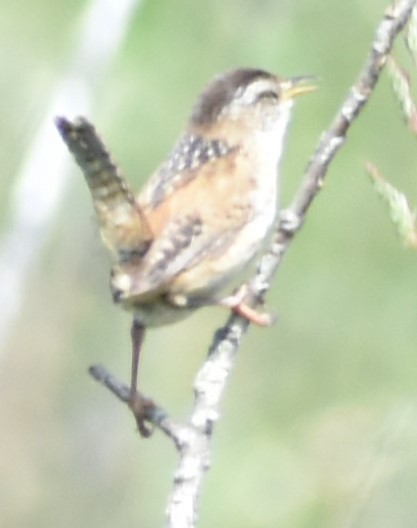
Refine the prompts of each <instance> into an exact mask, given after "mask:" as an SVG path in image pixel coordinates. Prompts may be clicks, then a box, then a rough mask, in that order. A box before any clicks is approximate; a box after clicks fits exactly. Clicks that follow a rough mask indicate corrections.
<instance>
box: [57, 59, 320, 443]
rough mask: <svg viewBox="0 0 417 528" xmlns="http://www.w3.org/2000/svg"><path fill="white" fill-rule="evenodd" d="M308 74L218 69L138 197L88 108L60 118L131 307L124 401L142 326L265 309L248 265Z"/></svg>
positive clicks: (265, 234)
mask: <svg viewBox="0 0 417 528" xmlns="http://www.w3.org/2000/svg"><path fill="white" fill-rule="evenodd" d="M310 80H311V77H294V78H289V79H283V78H280V77H278V76H276V75H273V74H271V73H268V72H266V71H263V70H259V69H249V68H248V69H236V70H232V71H229V72H227V73H225V74H223V75H221V76H218V77H216V78H215V79H214V80H213V81H212V82H211V83H210V84H209V85H208V87H207V88H206V89H205V90H204V91H203V92H202V94H201V95H200V96H199V98H198V99H197V102H196V104H195V106H194V109H193V111H192V113H191V116H190V118H189V121H188V123H187V126H186V128H185V131H184V132H183V134H182V135H181V137H180V139H179V141H178V142H177V143H176V145H175V147H174V149H173V150H172V152H171V154H170V155H169V156H168V158H167V159H166V161H164V162H163V163H162V165H161V166H160V167H159V169H158V170H157V171H156V172H155V173H154V174H153V175H152V176H151V178H150V179H149V181H148V182H147V183H146V184H145V186H144V188H143V189H142V191H141V192H140V194H139V196H137V197H135V196H134V194H133V193H132V191H131V190H130V188H129V186H128V184H127V183H126V181H125V180H124V178H123V177H122V176H121V175H120V174H119V172H118V170H117V169H116V167H115V166H114V165H113V164H112V162H111V160H110V158H109V155H108V153H107V152H106V150H105V148H104V146H103V144H102V143H101V141H100V140H99V139H98V137H97V135H96V133H95V131H94V128H93V127H92V126H91V125H90V124H89V123H88V122H87V121H86V120H85V119H78V120H77V121H75V122H74V123H71V122H69V121H67V120H66V119H64V118H58V119H57V126H58V129H59V131H60V133H61V135H62V137H63V139H64V141H65V142H66V143H67V145H68V147H69V149H70V150H71V151H72V152H73V154H74V155H75V157H76V159H77V161H78V163H79V165H80V166H81V168H82V169H83V171H84V175H85V177H86V180H87V183H88V185H89V187H90V191H91V194H92V198H93V203H94V206H95V210H96V213H97V216H98V220H99V223H100V229H101V234H102V238H103V241H104V243H105V245H106V246H107V247H108V248H109V250H110V252H111V254H112V258H113V268H112V273H111V290H112V293H113V299H114V302H115V303H117V304H120V305H121V306H122V307H124V308H126V309H128V310H130V311H131V312H132V313H133V325H132V342H133V345H132V348H133V351H132V378H131V407H132V409H133V411H134V413H135V416H136V418H137V422H138V425H139V429H140V431H141V433H142V434H145V435H146V434H147V432H148V430H147V427H146V426H145V425H144V424H143V402H140V401H139V400H140V398H139V396H138V393H137V388H136V386H137V370H138V362H139V352H140V348H141V343H142V339H143V335H144V330H145V328H147V327H152V326H159V325H164V324H169V323H173V322H175V321H178V320H180V319H182V318H184V317H186V316H187V315H189V314H190V313H192V312H193V311H194V310H196V309H197V308H199V307H202V306H207V305H222V306H226V307H229V308H231V309H232V310H234V311H235V312H236V313H239V314H240V315H243V316H244V317H246V318H248V319H249V320H250V321H251V322H253V323H255V324H260V325H263V324H267V323H268V317H266V316H265V315H264V314H260V313H258V312H257V311H256V310H255V309H254V308H252V307H250V306H248V305H247V304H245V302H244V298H243V297H244V289H242V288H240V289H238V290H237V291H236V292H235V293H231V290H232V289H233V288H234V287H236V286H239V285H240V284H242V282H243V280H244V272H245V270H246V269H247V268H248V266H250V264H251V263H253V262H254V260H255V259H256V258H257V256H258V255H259V253H260V252H261V251H262V249H263V248H264V247H265V243H266V242H267V241H268V240H269V235H270V233H271V230H272V228H273V225H274V222H275V219H276V215H277V182H278V174H277V167H278V163H279V160H280V158H281V154H282V150H283V144H284V137H285V134H286V131H287V128H288V124H289V120H290V113H291V108H292V106H293V100H294V98H295V97H296V96H298V95H301V94H304V93H307V92H310V91H312V90H313V89H314V88H315V87H314V86H313V85H312V84H311V83H310Z"/></svg>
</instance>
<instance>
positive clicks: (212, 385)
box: [167, 0, 416, 528]
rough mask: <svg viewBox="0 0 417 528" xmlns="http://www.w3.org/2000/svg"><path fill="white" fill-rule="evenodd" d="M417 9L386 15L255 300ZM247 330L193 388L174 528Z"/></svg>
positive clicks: (231, 336)
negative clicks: (192, 434) (192, 433)
mask: <svg viewBox="0 0 417 528" xmlns="http://www.w3.org/2000/svg"><path fill="white" fill-rule="evenodd" d="M415 3H416V0H402V1H400V2H397V3H396V4H394V5H393V6H392V7H391V8H389V9H388V10H387V11H386V12H385V15H384V18H383V20H382V21H381V23H380V25H379V27H378V29H377V32H376V36H375V39H374V41H373V43H372V49H371V51H370V53H369V55H368V57H367V59H366V62H365V65H364V67H363V69H362V71H361V73H360V75H359V78H358V80H357V81H356V83H355V84H354V85H353V86H352V88H351V89H350V92H349V94H348V96H347V98H346V100H345V101H344V102H343V104H342V106H341V108H340V110H339V111H338V113H337V114H336V117H335V118H334V120H333V122H332V124H331V125H330V127H329V129H328V130H327V131H326V132H325V133H324V134H323V136H322V138H321V140H320V142H319V144H318V146H317V148H316V151H315V152H314V154H313V156H312V158H311V159H310V161H309V163H308V165H307V168H306V171H305V177H304V180H303V182H302V184H301V187H300V190H299V191H298V193H297V194H296V196H295V199H294V200H293V202H292V204H291V205H290V207H289V208H288V209H287V210H286V211H283V212H282V214H281V218H280V222H279V227H278V231H277V236H276V238H275V240H274V242H273V244H272V246H271V248H270V250H269V251H268V252H267V254H266V255H265V256H264V257H263V258H262V260H261V262H260V265H259V267H258V270H257V273H256V276H255V277H254V278H253V280H252V281H251V284H250V287H251V288H250V289H251V291H252V295H253V296H254V297H255V298H258V299H262V298H263V297H264V295H265V293H266V291H267V290H268V288H269V286H270V284H271V281H272V279H273V277H274V275H275V273H276V271H277V269H278V267H279V265H280V263H281V260H282V257H283V255H284V254H285V252H286V251H287V249H288V247H289V245H290V242H291V240H292V238H293V236H294V234H295V233H296V232H297V231H298V230H299V229H300V227H301V225H302V223H303V221H304V218H305V215H306V213H307V211H308V209H309V207H310V205H311V203H312V201H313V199H314V197H315V196H316V194H317V193H318V191H319V190H320V188H321V186H322V183H323V180H324V177H325V175H326V172H327V169H328V166H329V163H330V162H331V160H332V159H333V157H334V155H335V154H336V152H337V151H338V150H339V149H340V147H341V146H342V144H343V142H344V139H345V137H346V134H347V131H348V129H349V127H350V126H351V124H352V122H353V121H354V120H355V119H356V118H357V117H358V115H359V113H360V111H361V110H362V108H363V106H364V104H365V103H366V102H367V101H368V99H369V97H370V95H371V93H372V91H373V89H374V88H375V85H376V83H377V81H378V78H379V74H380V72H381V70H382V68H383V67H384V65H385V63H386V60H387V56H388V54H389V53H390V51H391V48H392V45H393V43H394V40H395V37H396V36H397V35H398V33H399V32H400V31H401V30H402V29H403V27H404V25H405V24H406V22H407V20H408V18H409V16H410V14H411V10H412V8H413V6H414V5H415ZM247 327H248V323H247V321H245V320H244V319H242V318H240V317H237V316H232V317H231V318H230V320H229V322H228V323H227V324H226V325H225V326H224V327H223V328H221V329H220V330H219V331H218V332H217V333H216V336H215V339H214V341H213V344H212V346H211V347H210V350H209V354H208V358H207V360H206V361H205V363H204V364H203V366H202V367H201V369H200V371H199V372H198V374H197V377H196V380H195V384H194V388H195V404H194V409H193V411H192V413H191V418H190V424H191V425H192V426H193V427H194V428H195V431H196V435H195V438H194V440H193V441H192V442H191V443H190V444H189V445H188V446H187V448H185V449H183V450H182V451H181V458H180V462H179V465H178V468H177V470H176V472H175V478H174V485H173V489H172V492H171V495H170V499H169V503H168V509H167V514H168V526H169V528H192V527H194V526H195V525H196V521H197V507H198V498H199V494H200V488H201V482H202V478H203V475H204V473H205V471H206V470H207V469H208V467H209V442H210V437H211V433H212V430H213V424H214V422H215V421H216V419H217V417H218V412H219V411H218V409H219V402H220V400H221V397H222V394H223V392H224V390H225V387H226V384H227V380H228V377H229V375H230V372H231V370H232V367H233V361H234V357H235V355H236V352H237V350H238V348H239V346H240V344H241V341H242V338H243V336H244V334H245V332H246V330H247Z"/></svg>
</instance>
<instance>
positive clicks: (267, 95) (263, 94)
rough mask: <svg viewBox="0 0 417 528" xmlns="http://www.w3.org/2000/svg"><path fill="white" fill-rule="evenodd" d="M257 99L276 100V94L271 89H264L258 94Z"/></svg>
mask: <svg viewBox="0 0 417 528" xmlns="http://www.w3.org/2000/svg"><path fill="white" fill-rule="evenodd" d="M257 99H258V101H272V102H273V101H278V94H277V92H274V91H273V90H265V91H264V92H261V93H260V94H259V96H258V98H257Z"/></svg>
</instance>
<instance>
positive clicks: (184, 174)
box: [139, 132, 237, 209]
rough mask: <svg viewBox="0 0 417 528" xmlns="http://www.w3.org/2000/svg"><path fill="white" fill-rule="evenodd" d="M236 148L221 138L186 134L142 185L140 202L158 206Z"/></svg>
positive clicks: (231, 154)
mask: <svg viewBox="0 0 417 528" xmlns="http://www.w3.org/2000/svg"><path fill="white" fill-rule="evenodd" d="M236 150H237V149H236V147H235V146H231V145H228V144H227V143H226V142H225V141H224V140H221V139H216V138H204V137H202V136H201V135H199V134H197V133H195V134H194V133H191V132H190V133H187V134H185V135H184V136H183V137H182V138H181V139H180V141H179V142H178V143H177V144H176V145H175V147H174V149H173V150H172V152H171V154H170V155H169V157H168V158H167V160H166V161H165V162H164V163H163V164H162V165H161V167H160V168H159V169H158V171H156V172H155V173H154V174H153V175H152V176H151V178H150V179H149V181H148V182H147V184H146V185H145V187H144V188H143V189H142V191H141V193H140V196H139V203H140V204H141V205H142V206H143V207H148V208H151V209H154V208H156V207H158V206H159V205H160V204H161V203H162V202H163V201H164V200H166V199H167V198H168V197H169V195H170V194H172V193H173V192H174V191H176V190H178V189H180V188H181V187H183V186H184V185H187V184H188V183H189V182H190V181H192V180H193V179H194V178H196V177H197V176H198V175H199V174H200V172H201V169H204V166H205V165H207V164H208V165H210V164H211V163H213V162H216V161H217V160H220V159H222V158H228V157H230V156H233V155H234V153H235V152H236Z"/></svg>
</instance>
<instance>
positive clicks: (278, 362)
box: [0, 0, 417, 528]
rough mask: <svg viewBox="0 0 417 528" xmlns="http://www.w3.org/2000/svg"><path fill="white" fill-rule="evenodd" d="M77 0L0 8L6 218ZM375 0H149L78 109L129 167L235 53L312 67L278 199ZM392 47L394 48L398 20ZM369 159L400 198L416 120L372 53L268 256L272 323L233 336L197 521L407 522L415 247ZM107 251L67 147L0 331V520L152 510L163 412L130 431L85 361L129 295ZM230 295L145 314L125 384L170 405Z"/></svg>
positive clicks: (120, 358) (59, 68)
mask: <svg viewBox="0 0 417 528" xmlns="http://www.w3.org/2000/svg"><path fill="white" fill-rule="evenodd" d="M86 7H87V2H80V1H72V2H64V1H62V0H61V1H53V0H42V1H40V0H25V1H24V2H23V1H22V0H17V1H15V2H9V3H6V2H3V3H2V6H1V8H0V15H1V16H0V58H1V59H0V60H1V70H2V72H1V76H0V90H1V92H0V105H1V108H0V112H1V119H0V140H1V149H0V167H1V170H0V185H1V193H0V206H1V207H0V222H1V228H2V230H3V234H6V233H7V232H8V229H9V226H10V214H11V213H12V211H11V205H10V204H11V201H10V200H11V196H12V195H13V189H14V186H15V184H16V181H17V178H18V175H19V171H20V169H21V167H22V163H23V162H24V160H25V157H26V155H27V151H28V149H29V147H30V145H31V142H32V141H33V140H34V138H35V137H36V133H37V130H38V127H39V126H40V123H41V122H42V119H43V118H44V113H45V112H46V110H47V108H48V105H49V104H50V100H51V98H52V97H53V94H54V91H55V89H56V87H57V85H58V83H59V82H60V80H61V78H62V76H63V75H64V74H65V71H66V69H67V67H68V64H69V63H70V60H71V57H72V54H73V49H74V47H75V45H76V39H77V37H76V36H77V31H78V27H79V24H80V20H81V19H82V17H83V12H84V10H85V8H86ZM385 7H386V2H381V1H377V0H367V2H363V1H359V0H353V1H350V2H341V1H340V0H327V1H326V2H324V1H323V2H311V1H310V0H298V1H297V2H294V1H290V0H227V1H225V0H211V1H210V2H202V1H196V0H148V1H145V2H143V4H142V5H141V8H140V9H137V11H136V13H134V16H133V18H132V20H131V22H130V25H129V29H128V31H127V34H126V35H125V38H124V40H123V44H122V46H121V48H120V49H119V51H118V52H117V54H116V56H115V58H114V60H113V62H112V64H111V66H110V68H109V70H108V72H107V74H106V75H105V77H104V78H103V80H102V82H101V83H100V84H99V85H98V87H97V88H96V93H95V94H94V99H95V106H94V109H93V110H92V113H91V115H90V116H89V117H90V118H91V119H93V121H94V122H95V123H96V125H97V127H98V128H99V130H100V131H101V133H102V134H103V136H104V137H105V138H106V142H107V144H108V145H109V146H110V147H111V150H112V152H113V155H114V157H115V158H116V159H117V160H118V162H119V163H120V165H121V166H122V167H123V169H124V171H125V173H126V174H127V175H128V176H129V178H130V181H131V182H132V184H133V185H134V186H135V187H136V188H139V187H140V185H141V184H142V182H143V181H144V179H145V178H146V177H147V175H148V174H149V173H150V172H151V171H152V170H153V169H154V168H155V166H156V165H157V164H158V163H159V161H160V160H161V159H162V158H163V157H164V156H166V154H167V152H168V151H169V150H170V148H171V146H172V144H173V142H174V140H175V138H176V136H177V135H178V133H179V132H180V130H181V129H182V127H183V125H184V122H185V119H186V118H187V115H188V112H189V110H190V105H191V103H192V101H193V100H194V98H195V96H196V94H197V93H198V91H199V90H200V89H201V88H202V87H203V86H204V85H205V84H206V82H207V81H208V80H209V79H210V78H211V77H212V76H213V75H214V74H216V73H218V72H221V71H223V70H225V69H228V68H231V67H236V66H245V65H248V66H258V67H262V68H265V69H268V70H271V71H275V72H279V73H281V74H285V75H298V74H303V73H314V74H316V75H318V76H319V77H320V79H321V82H320V90H319V91H318V92H316V93H314V94H312V95H310V96H308V97H306V98H302V100H300V101H298V102H297V107H296V110H295V113H294V119H293V123H292V127H291V131H290V135H289V138H288V139H289V141H288V148H287V151H286V155H285V160H284V163H283V166H282V169H283V173H284V175H285V176H284V179H283V182H282V197H281V203H282V204H283V205H285V204H287V203H288V202H289V201H290V199H291V197H292V196H293V194H294V192H295V190H296V188H297V186H298V184H299V182H300V179H301V176H302V171H303V168H304V166H305V164H306V161H307V159H308V157H309V155H310V153H311V152H312V149H313V148H314V146H315V144H316V142H317V140H318V137H319V135H320V134H321V132H322V131H323V129H324V128H325V127H326V126H327V125H328V124H329V121H330V119H331V118H332V116H333V115H334V113H335V111H336V109H337V107H338V105H339V104H340V102H341V101H342V99H343V97H344V96H345V94H346V92H347V89H348V87H349V86H350V84H351V83H352V82H353V80H354V79H355V78H356V75H357V73H358V71H359V69H360V67H361V66H362V64H363V62H364V58H365V55H366V53H367V52H368V49H369V46H370V42H371V39H372V38H373V35H374V31H375V28H376V25H377V23H378V22H379V20H380V18H381V15H382V13H383V10H384V8H385ZM106 24H109V25H111V24H112V21H111V20H107V21H103V27H104V28H105V26H106ZM396 52H397V56H399V57H402V59H403V60H404V61H405V64H408V65H410V62H409V61H408V62H407V57H406V56H405V54H404V47H403V43H402V39H401V38H400V39H399V40H398V42H397V47H396ZM62 112H63V113H65V108H62ZM51 127H53V123H52V122H51ZM53 148H55V145H54V146H53ZM367 159H370V160H372V161H373V162H375V163H376V164H377V165H378V166H379V168H380V169H381V171H382V172H383V173H384V174H385V175H386V176H387V178H389V179H390V180H391V181H392V182H393V183H394V184H395V185H397V186H398V187H399V188H400V189H402V190H403V191H404V192H406V193H407V195H408V196H409V198H410V200H411V202H413V203H416V202H417V192H416V169H417V155H416V151H415V139H414V138H413V137H411V135H410V134H409V133H408V131H407V129H406V127H405V126H404V124H403V122H402V120H401V117H400V114H399V112H398V108H397V104H396V101H395V99H394V97H393V95H392V90H391V87H390V83H389V80H388V78H387V76H386V74H384V76H383V78H382V79H381V82H380V84H379V85H378V88H377V90H376V93H375V94H374V96H373V97H372V99H371V102H370V104H369V106H368V107H367V109H366V110H365V112H364V113H363V114H362V115H361V117H360V119H359V120H358V122H357V123H356V124H355V125H354V127H353V128H352V130H351V132H350V134H349V137H348V141H347V143H346V145H345V146H344V148H343V149H342V151H341V152H340V154H339V155H338V156H337V158H336V159H335V161H334V163H333V164H332V165H331V168H330V173H329V178H328V180H327V182H326V185H325V188H324V190H323V191H322V193H321V194H320V195H319V197H318V198H317V200H316V201H315V203H314V205H313V207H312V209H311V211H310V212H309V215H308V219H307V221H306V223H305V226H304V227H303V229H302V232H301V233H300V234H299V235H298V236H297V237H296V240H295V241H294V243H293V245H292V247H291V250H290V251H289V253H288V254H287V256H286V257H285V261H284V263H283V265H282V267H281V269H280V272H279V274H278V276H277V278H276V281H275V284H274V287H273V289H272V291H271V292H270V295H269V297H268V303H269V305H270V306H271V308H272V309H273V310H274V311H275V312H276V313H277V315H278V322H277V324H276V325H275V326H274V327H273V328H271V329H267V330H264V329H262V330H260V329H256V328H251V329H250V332H249V335H248V337H247V339H246V340H245V342H244V346H243V347H242V349H241V351H240V353H239V356H238V358H237V362H236V369H235V371H234V374H233V376H232V379H231V383H230V386H229V388H228V390H227V394H226V398H225V400H224V402H223V405H222V417H221V421H220V422H219V424H218V426H217V428H216V431H215V437H214V442H213V457H212V464H213V466H212V469H211V471H210V472H209V474H208V476H207V479H206V482H205V485H204V489H203V494H202V498H201V513H200V522H199V526H200V527H202V528H208V527H211V526H216V527H217V528H226V527H227V528H235V527H236V528H237V527H239V528H246V527H247V528H258V527H259V528H260V527H272V526H274V527H276V526H279V527H280V528H287V527H288V528H290V527H291V528H304V527H309V528H311V527H320V528H323V527H324V528H325V527H343V528H347V527H358V528H360V527H367V528H369V527H378V528H388V527H393V526H395V527H399V526H401V528H407V527H410V528H411V527H414V528H415V526H417V520H416V519H417V514H416V504H417V491H416V490H417V420H416V419H417V407H416V402H417V354H416V352H417V347H416V343H417V325H416V311H417V310H416V309H417V298H416V289H415V280H416V270H415V264H416V259H417V255H416V254H415V253H414V254H413V253H412V252H411V251H408V252H407V251H404V250H403V249H402V247H401V244H400V242H399V241H398V240H397V239H396V237H395V234H394V229H393V227H392V225H391V224H390V222H389V220H388V217H387V214H386V212H385V210H384V208H383V206H382V204H381V203H380V201H379V200H378V198H377V197H376V195H375V193H374V192H373V190H372V187H371V185H370V182H369V179H368V177H367V176H366V174H365V172H364V168H363V164H364V161H365V160H367ZM44 163H45V166H47V164H48V158H47V157H45V160H44ZM41 176H42V175H40V179H39V182H40V185H42V177H41ZM44 192H45V193H48V188H47V187H45V189H44ZM108 269H109V263H108V260H107V257H106V254H105V252H104V250H103V249H102V247H101V245H100V241H99V238H98V232H97V227H96V225H95V221H94V217H93V213H92V207H91V204H90V201H89V196H88V194H87V190H86V186H85V184H84V182H83V179H82V176H81V174H80V173H79V171H78V170H77V169H76V168H75V166H74V165H73V164H72V165H71V177H70V182H69V185H68V186H67V189H66V192H65V195H64V198H63V200H62V202H61V204H60V206H59V212H58V214H57V215H56V216H54V217H53V219H52V222H51V225H50V226H49V234H48V238H47V242H46V244H45V245H44V246H43V248H42V251H41V252H40V254H39V255H38V257H37V259H36V260H35V263H34V265H33V266H32V268H31V269H30V273H29V275H28V280H27V281H26V283H25V284H24V292H23V298H22V302H21V303H20V308H19V312H18V314H17V317H15V318H14V320H13V322H12V323H10V325H9V328H8V338H7V341H6V343H5V344H4V346H3V349H2V350H1V353H0V395H1V397H0V422H1V433H0V475H1V483H0V525H1V526H2V528H4V527H13V528H14V527H21V526H30V527H52V526H59V527H60V528H66V527H70V526H71V527H72V526H89V527H95V526H97V527H98V526H100V528H110V527H114V526H123V527H133V526H143V527H145V526H146V527H153V526H155V527H156V526H161V525H162V524H163V522H164V509H165V504H166V497H167V494H168V492H169V490H170V486H171V481H172V476H173V471H174V468H175V464H176V461H177V456H176V453H175V452H174V449H173V446H172V445H171V444H170V442H169V441H167V440H166V439H165V438H164V437H163V436H162V435H161V434H159V433H156V434H155V435H154V436H153V438H152V439H151V440H150V441H144V440H141V439H139V438H138V435H137V434H136V433H135V429H134V424H133V421H132V419H131V416H130V415H129V413H128V411H127V409H126V408H125V407H123V406H122V405H120V404H119V403H118V402H117V401H116V400H115V399H114V398H113V397H112V396H110V395H109V394H108V393H107V392H106V391H105V390H104V389H102V388H101V387H99V386H98V385H96V384H95V383H94V382H92V381H91V380H90V378H89V377H88V375H87V373H86V369H87V367H88V366H89V365H90V364H92V363H95V362H102V363H104V364H106V366H108V367H109V369H110V370H112V371H113V372H115V373H116V374H117V375H119V376H120V377H122V378H123V379H126V380H127V379H128V376H129V365H130V356H129V354H130V352H129V349H130V344H129V325H130V317H129V315H128V314H126V313H123V312H122V311H121V310H119V309H117V308H115V307H114V306H112V304H111V300H110V295H109V292H108V288H107V281H108V278H107V276H108ZM0 295H1V292H0ZM0 317H1V314H0ZM225 317H226V314H225V313H224V312H223V311H222V310H220V309H205V310H203V311H201V312H200V313H198V314H196V315H195V316H193V318H192V319H189V320H186V321H184V322H183V323H180V324H177V325H175V326H172V327H167V328H163V329H160V330H155V331H153V332H151V333H150V334H149V335H148V339H147V341H146V344H145V349H144V354H143V358H142V359H143V361H142V365H141V368H142V370H141V379H142V386H143V389H144V391H145V392H146V393H147V394H150V395H152V396H153V397H154V398H155V399H156V400H157V401H158V402H160V403H161V404H162V405H164V406H165V407H167V408H168V409H169V410H170V411H171V412H172V414H173V416H175V417H178V418H184V417H186V416H187V414H188V412H189V409H190V406H191V402H192V390H191V387H192V381H193V377H194V375H195V373H196V370H197V368H198V366H199V365H200V364H201V362H202V360H203V358H204V356H205V354H206V351H207V348H208V345H209V343H210V340H211V336H212V334H213V331H214V330H215V329H216V328H217V327H218V326H219V325H220V324H222V323H223V321H224V320H225Z"/></svg>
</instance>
